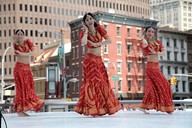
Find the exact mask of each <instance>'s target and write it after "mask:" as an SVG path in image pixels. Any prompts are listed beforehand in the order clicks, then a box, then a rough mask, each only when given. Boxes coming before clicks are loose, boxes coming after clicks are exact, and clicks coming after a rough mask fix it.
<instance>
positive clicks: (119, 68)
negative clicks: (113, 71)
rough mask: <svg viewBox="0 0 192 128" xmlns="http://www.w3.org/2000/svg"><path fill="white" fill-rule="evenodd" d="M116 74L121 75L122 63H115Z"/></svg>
mask: <svg viewBox="0 0 192 128" xmlns="http://www.w3.org/2000/svg"><path fill="white" fill-rule="evenodd" d="M117 73H118V74H121V73H122V62H120V61H119V62H117Z"/></svg>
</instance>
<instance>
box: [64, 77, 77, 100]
mask: <svg viewBox="0 0 192 128" xmlns="http://www.w3.org/2000/svg"><path fill="white" fill-rule="evenodd" d="M77 81H79V79H77V78H72V79H70V80H68V81H67V83H66V86H64V87H65V88H64V89H65V90H64V99H66V98H67V96H66V95H67V85H68V83H69V82H73V83H75V82H77Z"/></svg>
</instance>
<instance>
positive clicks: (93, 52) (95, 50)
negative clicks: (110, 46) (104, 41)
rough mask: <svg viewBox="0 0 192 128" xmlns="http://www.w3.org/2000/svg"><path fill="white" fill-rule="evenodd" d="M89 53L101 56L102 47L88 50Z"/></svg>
mask: <svg viewBox="0 0 192 128" xmlns="http://www.w3.org/2000/svg"><path fill="white" fill-rule="evenodd" d="M87 53H92V54H94V55H97V56H101V47H98V48H88V50H87Z"/></svg>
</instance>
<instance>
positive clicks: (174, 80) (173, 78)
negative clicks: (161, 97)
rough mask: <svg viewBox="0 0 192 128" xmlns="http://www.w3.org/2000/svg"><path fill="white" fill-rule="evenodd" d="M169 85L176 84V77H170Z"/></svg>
mask: <svg viewBox="0 0 192 128" xmlns="http://www.w3.org/2000/svg"><path fill="white" fill-rule="evenodd" d="M170 82H171V85H176V84H177V78H176V77H174V76H173V77H171V79H170Z"/></svg>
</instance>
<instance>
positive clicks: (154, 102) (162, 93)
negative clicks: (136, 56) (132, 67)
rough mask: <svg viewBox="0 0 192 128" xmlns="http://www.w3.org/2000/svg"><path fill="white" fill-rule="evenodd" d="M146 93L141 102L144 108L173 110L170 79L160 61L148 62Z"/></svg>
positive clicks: (164, 110)
mask: <svg viewBox="0 0 192 128" xmlns="http://www.w3.org/2000/svg"><path fill="white" fill-rule="evenodd" d="M145 72H146V83H145V86H146V87H145V95H144V98H143V101H142V104H141V106H140V107H141V108H143V109H147V110H149V109H155V110H157V111H161V112H173V111H174V105H173V102H172V91H171V86H170V84H169V82H168V80H167V79H166V78H165V77H164V76H163V74H162V72H161V71H160V69H159V63H158V62H147V65H146V69H145Z"/></svg>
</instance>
